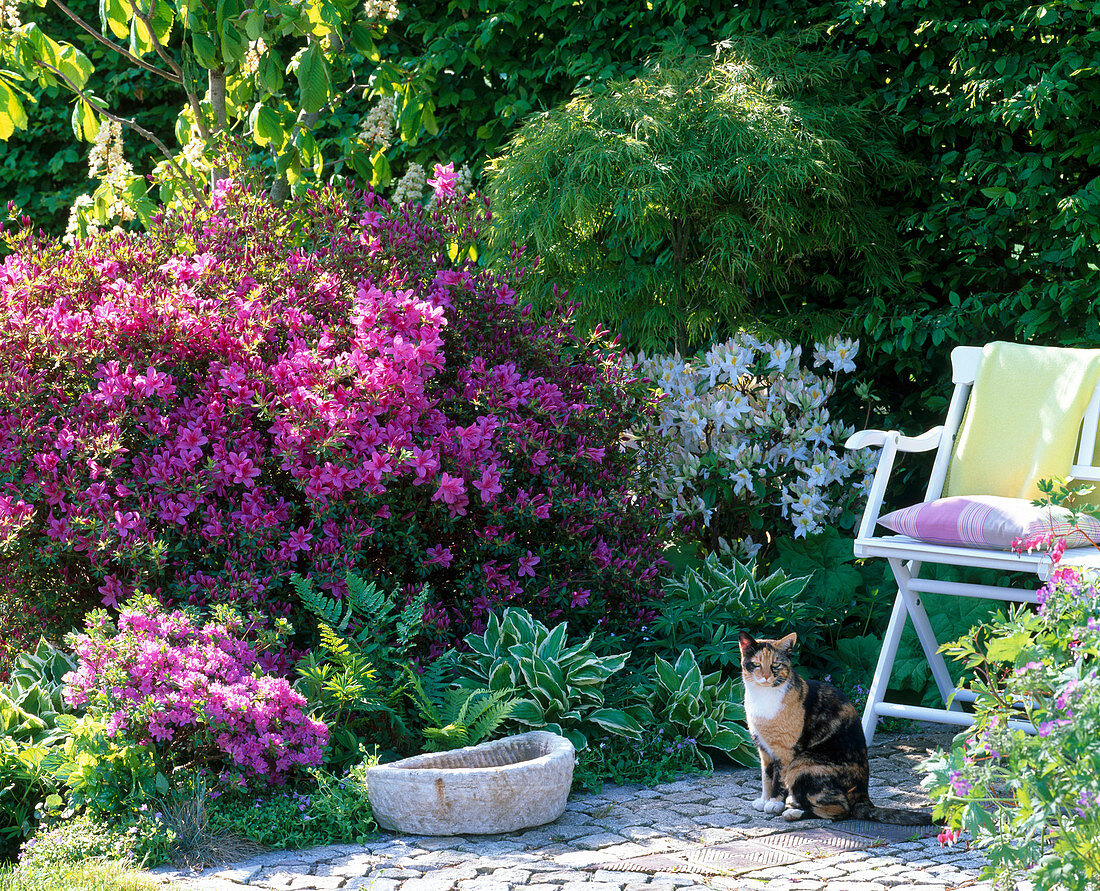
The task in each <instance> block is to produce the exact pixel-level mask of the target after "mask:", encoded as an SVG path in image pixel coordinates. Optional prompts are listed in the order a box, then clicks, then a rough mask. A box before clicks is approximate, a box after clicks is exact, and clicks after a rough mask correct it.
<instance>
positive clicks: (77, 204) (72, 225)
mask: <svg viewBox="0 0 1100 891" xmlns="http://www.w3.org/2000/svg"><path fill="white" fill-rule="evenodd" d="M93 204H95V199H93V198H92V196H91V195H77V196H76V200H75V201H74V202H73V206H72V207H70V208H69V222H68V225H66V227H65V234H64V235H63V236H61V241H62V242H63V243H64V244H67V245H68V246H69V247H72V246H73V245H74V244H76V239H77V236H78V235H80V211H81V210H84V209H87V208H90V207H91V206H92V205H93ZM84 228H85V230H86V234H87V235H91V234H92V233H93V232H97V231H99V221H98V220H96V219H95V217H94V216H91V215H88V214H85V226H84Z"/></svg>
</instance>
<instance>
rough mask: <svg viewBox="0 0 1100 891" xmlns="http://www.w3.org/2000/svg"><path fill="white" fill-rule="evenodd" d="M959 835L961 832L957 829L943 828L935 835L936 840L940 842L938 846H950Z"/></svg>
mask: <svg viewBox="0 0 1100 891" xmlns="http://www.w3.org/2000/svg"><path fill="white" fill-rule="evenodd" d="M960 835H962V833H961V832H960V831H959V830H958V829H945V830H944V831H943V832H941V833H940V834H939V835H937V836H936V841H938V842H939V843H940V847H950V846H951V845H953V844H955V842H957V841H958V840H959V836H960Z"/></svg>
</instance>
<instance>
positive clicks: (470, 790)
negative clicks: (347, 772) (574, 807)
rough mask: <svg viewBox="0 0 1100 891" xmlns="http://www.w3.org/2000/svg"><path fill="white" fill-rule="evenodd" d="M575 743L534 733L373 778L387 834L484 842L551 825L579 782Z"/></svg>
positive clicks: (391, 768)
mask: <svg viewBox="0 0 1100 891" xmlns="http://www.w3.org/2000/svg"><path fill="white" fill-rule="evenodd" d="M574 760H575V753H574V750H573V744H572V743H571V742H569V740H567V739H565V738H564V737H561V736H558V735H557V734H556V733H549V732H546V731H543V730H535V731H532V732H530V733H521V734H519V735H518V736H509V737H507V738H505V739H498V740H493V741H492V742H487V743H482V744H481V745H477V746H468V747H466V748H464V749H455V750H453V751H450V752H433V753H430V754H427V755H417V756H415V757H413V758H405V759H404V760H402V761H395V762H393V763H392V764H382V765H378V766H377V767H372V768H370V769H369V770H368V771H367V792H368V794H369V796H370V803H371V807H372V808H373V809H374V816H375V819H376V820H377V821H378V824H379V825H380V826H381V827H383V828H384V829H391V830H396V831H398V832H409V833H414V834H416V835H486V834H492V833H497V832H514V831H515V830H517V829H526V828H528V827H531V826H541V825H542V824H544V823H550V822H553V821H554V820H556V819H557V818H558V817H560V816H561V815H562V812H563V811H564V810H565V802H566V799H567V798H568V797H569V787H570V785H571V783H572V782H573V763H574Z"/></svg>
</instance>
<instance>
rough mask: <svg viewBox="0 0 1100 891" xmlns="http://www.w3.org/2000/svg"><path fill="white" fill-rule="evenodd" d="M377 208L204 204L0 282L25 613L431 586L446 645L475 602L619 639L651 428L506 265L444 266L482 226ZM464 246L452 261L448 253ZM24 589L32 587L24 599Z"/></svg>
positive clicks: (232, 195)
mask: <svg viewBox="0 0 1100 891" xmlns="http://www.w3.org/2000/svg"><path fill="white" fill-rule="evenodd" d="M443 198H444V200H443V202H442V203H441V204H440V205H438V206H437V207H436V208H435V209H433V210H432V211H431V212H430V215H429V212H428V211H425V210H423V209H420V208H409V207H406V208H404V209H402V210H401V211H394V210H391V209H390V208H389V207H388V206H387V205H386V204H385V203H384V202H382V201H379V200H377V199H376V198H375V196H374V195H372V194H370V193H366V194H354V195H348V194H342V193H337V192H335V191H332V190H326V191H324V192H321V193H312V194H310V195H309V196H308V197H306V198H305V199H303V200H302V201H300V202H297V203H294V202H290V203H288V204H286V205H284V206H282V207H274V206H272V205H271V204H270V203H269V202H267V200H266V199H265V198H264V197H262V196H260V195H257V194H254V193H251V192H249V191H248V190H247V189H246V188H244V187H243V186H242V185H240V184H237V183H233V182H229V181H222V182H221V183H220V184H219V186H218V188H217V189H216V190H215V191H214V194H213V196H212V200H211V203H210V206H209V209H205V210H203V209H200V210H196V211H195V212H194V213H193V214H192V215H190V216H188V215H182V216H161V217H159V218H157V219H156V221H155V223H154V225H153V227H152V229H151V230H150V231H149V233H148V234H144V235H133V234H125V235H124V234H114V235H103V236H98V237H96V238H95V239H93V240H90V241H87V242H84V243H80V244H78V245H77V246H76V247H75V248H73V249H65V248H64V247H63V246H61V245H60V244H57V243H55V242H52V241H47V240H44V239H41V238H39V237H38V236H36V235H34V234H33V233H32V232H31V231H30V230H29V229H27V230H23V231H21V232H18V233H15V234H12V235H8V236H6V238H7V241H8V244H9V246H10V247H11V249H12V250H13V253H12V254H11V255H10V256H9V257H8V258H7V259H6V260H5V261H4V262H3V263H2V264H0V368H4V369H6V373H5V374H4V375H3V376H2V377H0V556H7V557H9V558H11V559H12V561H13V565H14V568H15V569H14V578H15V583H16V584H19V585H22V586H23V588H24V590H27V589H29V590H33V591H35V596H36V597H37V598H38V599H41V600H43V601H50V599H51V598H53V599H54V600H56V599H59V598H60V597H61V596H62V594H64V596H69V593H70V592H74V591H75V592H77V593H78V595H79V598H83V601H84V602H95V601H96V600H101V601H102V603H104V604H106V605H108V606H111V605H114V604H116V603H117V602H120V601H122V600H123V599H124V598H125V597H126V596H128V595H129V594H130V592H132V591H133V590H135V589H136V588H137V587H139V586H140V587H141V588H142V589H144V590H148V591H151V592H153V593H155V594H156V595H157V596H158V597H160V598H161V599H162V600H165V601H168V602H171V603H178V604H180V603H191V604H207V603H211V602H235V603H238V604H241V605H245V606H247V605H248V604H259V605H261V606H262V607H263V608H264V609H265V610H266V611H267V612H268V613H269V614H272V613H277V614H285V613H286V612H287V611H288V610H289V609H290V604H289V598H288V596H287V594H288V592H289V583H288V580H289V577H290V575H291V573H293V572H295V571H297V572H300V573H303V574H308V575H310V576H311V577H313V578H314V579H315V580H317V581H318V583H319V584H321V585H322V586H324V587H326V588H328V589H329V590H331V591H334V592H335V593H337V594H339V593H340V591H341V587H340V586H341V579H343V577H344V575H345V573H346V572H348V571H355V572H358V573H360V574H362V575H365V576H368V577H369V576H374V577H379V578H381V579H384V580H385V581H386V582H387V583H388V584H399V585H404V586H409V587H408V590H415V589H416V588H418V587H419V586H420V585H421V584H422V583H424V582H427V583H428V584H429V585H430V586H431V588H432V590H433V592H434V594H433V600H432V602H431V603H430V604H429V607H428V612H427V617H428V622H429V626H430V627H432V628H435V629H436V630H437V633H438V640H437V641H436V643H435V648H436V650H438V649H439V648H440V647H441V646H443V644H444V643H445V642H448V641H453V640H457V639H460V638H461V637H462V636H463V635H464V634H466V633H468V632H469V631H470V630H475V631H477V630H481V629H482V628H484V622H485V617H486V616H487V615H488V613H489V610H490V609H492V608H493V607H494V606H497V605H498V604H502V603H508V604H515V605H522V606H525V607H526V608H528V609H530V610H531V611H532V612H534V613H535V614H536V615H541V616H543V617H546V618H556V617H558V616H560V615H562V614H564V613H569V614H570V618H571V620H572V621H573V623H574V627H578V630H585V629H586V628H587V627H590V626H592V625H594V624H596V623H598V622H600V621H602V620H603V619H604V618H607V617H612V616H613V617H614V620H615V622H616V623H619V624H630V623H631V622H634V621H636V620H638V619H639V618H644V616H643V615H642V614H641V607H640V606H639V604H640V603H642V602H643V601H644V600H645V599H646V598H647V597H649V596H652V595H653V594H654V593H655V592H656V585H655V579H656V575H657V573H658V563H659V559H660V558H659V552H658V544H659V540H658V535H659V522H660V521H659V517H658V515H657V512H656V510H655V506H654V505H652V504H651V503H650V502H648V501H647V500H646V499H645V498H644V497H642V496H636V495H635V492H636V491H642V487H641V486H639V485H637V480H636V471H637V467H636V465H637V460H638V459H637V457H636V455H635V454H634V453H631V452H628V451H624V450H623V449H622V448H620V436H621V434H622V432H623V431H625V430H627V429H628V428H630V427H631V426H634V425H636V424H637V423H639V422H640V421H641V420H642V419H644V416H645V415H646V414H647V413H648V412H649V411H650V407H651V406H650V403H649V395H648V391H647V390H646V389H645V387H644V386H643V385H642V384H640V383H639V382H638V381H636V380H635V378H634V375H633V373H632V371H631V369H630V366H629V365H628V364H626V363H625V362H624V361H623V360H622V358H621V356H619V355H618V354H615V353H610V352H608V351H607V350H606V349H605V348H604V347H603V346H602V345H601V344H600V343H598V342H596V341H591V342H590V341H586V340H583V339H581V338H579V337H578V336H577V335H576V334H575V333H574V331H573V328H572V325H571V321H570V316H569V314H568V313H559V314H555V315H552V316H548V317H546V318H538V317H535V316H533V315H532V314H531V313H530V312H529V311H528V310H527V309H526V308H521V307H520V306H518V305H517V303H516V299H515V290H514V285H515V283H516V281H517V279H518V277H519V276H520V275H522V273H523V270H522V268H519V267H518V259H517V264H516V268H513V269H510V270H508V271H506V272H504V273H499V274H498V273H493V272H490V271H487V270H479V269H478V268H477V267H476V266H474V265H472V264H470V263H468V262H463V261H461V260H460V261H457V262H456V261H453V260H452V259H450V257H451V256H459V257H462V256H464V255H465V246H466V245H468V244H470V243H471V241H472V240H473V239H474V238H475V237H476V234H477V230H478V227H480V226H482V225H484V223H485V222H486V221H487V219H488V214H487V212H486V208H485V206H484V205H483V204H481V203H476V202H471V201H468V200H467V199H464V198H447V197H446V196H443ZM460 245H461V247H460ZM32 586H33V587H32Z"/></svg>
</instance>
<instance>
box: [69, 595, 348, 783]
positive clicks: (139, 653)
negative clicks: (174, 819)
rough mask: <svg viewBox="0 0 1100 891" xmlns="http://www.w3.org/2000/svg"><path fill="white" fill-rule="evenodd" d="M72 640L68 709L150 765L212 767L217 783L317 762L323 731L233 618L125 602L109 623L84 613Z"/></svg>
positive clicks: (266, 776) (281, 775)
mask: <svg viewBox="0 0 1100 891" xmlns="http://www.w3.org/2000/svg"><path fill="white" fill-rule="evenodd" d="M86 626H87V633H85V634H83V635H80V636H79V637H77V639H76V643H75V651H76V655H77V658H78V660H79V663H78V666H77V669H76V671H74V672H71V673H70V674H68V675H66V676H65V681H66V690H65V697H66V700H67V701H68V703H69V704H70V705H71V706H73V707H74V708H79V709H83V710H86V711H87V712H88V715H89V716H91V717H92V718H101V719H104V720H105V721H106V726H105V732H106V735H107V736H108V737H116V736H120V737H122V738H125V739H130V740H133V741H134V742H136V743H139V744H141V745H144V746H146V747H148V748H150V749H152V750H154V751H156V752H157V753H158V754H159V758H158V759H157V760H158V767H160V768H161V769H162V770H164V771H165V773H168V772H169V768H173V767H186V768H188V769H190V770H192V771H193V770H197V769H200V768H204V767H208V766H209V767H214V768H216V769H218V770H219V771H220V773H219V777H220V779H221V780H222V781H223V782H225V781H228V780H235V781H236V782H239V783H241V784H245V783H247V782H248V780H249V779H252V778H260V779H263V780H265V781H270V782H275V783H281V782H284V781H285V780H286V778H287V774H288V773H289V772H290V771H291V770H292V769H294V768H296V767H312V766H317V765H319V764H320V763H321V760H322V750H323V748H324V746H325V743H326V742H327V741H328V728H327V727H325V725H324V724H323V723H322V722H320V721H317V720H314V719H312V718H310V717H309V716H308V715H307V714H306V713H305V711H304V710H305V709H306V708H307V704H306V699H305V697H304V696H302V695H301V694H300V693H297V692H295V691H294V690H292V689H291V687H290V684H289V683H288V682H287V681H286V680H285V679H284V678H279V677H274V676H272V675H265V674H263V673H261V672H260V671H259V660H258V658H257V654H256V652H255V650H254V649H253V648H252V647H251V646H250V645H249V644H248V643H246V642H244V641H243V640H242V639H241V637H240V634H239V632H240V630H241V629H240V627H239V624H227V623H218V622H216V621H210V622H207V623H206V624H204V625H201V626H199V625H198V624H197V623H196V622H194V621H193V620H192V619H191V618H189V617H188V616H186V615H184V614H183V613H181V612H179V611H178V610H177V611H174V612H172V613H163V612H161V611H159V610H158V609H157V607H156V605H155V604H152V605H146V606H144V607H142V606H140V605H139V606H138V607H137V608H132V609H131V608H127V609H124V610H123V611H122V613H121V615H120V616H119V619H118V627H117V629H116V628H115V626H114V625H113V624H112V623H111V621H110V619H109V618H108V616H107V614H106V613H105V612H104V611H103V610H96V611H94V612H92V613H91V614H90V615H89V616H88V618H87V622H86Z"/></svg>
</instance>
